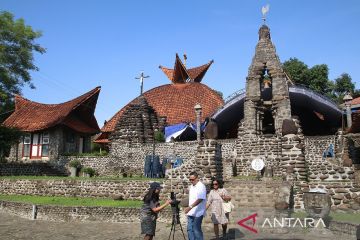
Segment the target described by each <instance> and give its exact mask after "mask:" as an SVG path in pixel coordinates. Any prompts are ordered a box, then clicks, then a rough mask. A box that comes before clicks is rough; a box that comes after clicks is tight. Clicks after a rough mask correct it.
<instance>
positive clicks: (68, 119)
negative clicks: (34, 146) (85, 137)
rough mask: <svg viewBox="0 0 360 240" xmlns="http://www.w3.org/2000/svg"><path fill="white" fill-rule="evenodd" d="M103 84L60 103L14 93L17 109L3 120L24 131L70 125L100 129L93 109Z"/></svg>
mask: <svg viewBox="0 0 360 240" xmlns="http://www.w3.org/2000/svg"><path fill="white" fill-rule="evenodd" d="M99 92H100V87H96V88H94V89H93V90H91V91H89V92H87V93H85V94H83V95H81V96H79V97H77V98H75V99H73V100H70V101H68V102H64V103H60V104H42V103H37V102H33V101H30V100H28V99H26V98H23V97H21V96H19V95H17V96H15V111H14V112H13V113H12V114H11V115H10V116H9V117H8V118H7V119H6V120H5V121H4V123H3V125H5V126H7V127H14V128H18V129H20V130H22V131H24V132H34V131H40V130H44V129H48V128H51V127H54V126H56V125H59V124H64V125H67V126H68V127H71V128H73V129H74V130H76V131H79V132H85V133H96V132H98V131H99V126H98V125H97V122H96V119H95V117H94V111H95V107H96V102H97V98H98V96H99Z"/></svg>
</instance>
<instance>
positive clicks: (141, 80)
mask: <svg viewBox="0 0 360 240" xmlns="http://www.w3.org/2000/svg"><path fill="white" fill-rule="evenodd" d="M149 77H150V76H144V71H141V73H140V76H139V77H136V78H135V79H140V95H142V94H143V88H144V78H149Z"/></svg>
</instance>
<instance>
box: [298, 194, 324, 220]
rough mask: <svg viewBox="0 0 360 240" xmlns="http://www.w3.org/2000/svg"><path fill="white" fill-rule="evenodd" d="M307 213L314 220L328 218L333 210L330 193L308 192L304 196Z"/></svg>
mask: <svg viewBox="0 0 360 240" xmlns="http://www.w3.org/2000/svg"><path fill="white" fill-rule="evenodd" d="M303 198H304V207H305V211H306V212H307V213H308V215H309V217H312V218H315V219H316V218H326V217H328V216H329V213H330V209H331V197H330V195H329V194H328V193H322V192H306V193H304V195H303Z"/></svg>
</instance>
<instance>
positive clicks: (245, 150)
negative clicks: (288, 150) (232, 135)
mask: <svg viewBox="0 0 360 240" xmlns="http://www.w3.org/2000/svg"><path fill="white" fill-rule="evenodd" d="M241 128H242V127H239V133H240V132H241V130H242V129H241ZM280 141H281V140H280V139H279V138H277V137H276V136H274V135H269V136H267V135H254V134H240V135H239V138H238V141H237V146H236V149H237V156H236V171H237V174H238V175H245V176H248V175H256V172H255V171H254V170H253V169H252V168H251V161H252V160H253V159H254V158H258V157H262V158H264V159H265V166H271V167H272V168H273V170H274V175H278V176H279V175H281V169H280V168H279V164H280V157H281V142H280Z"/></svg>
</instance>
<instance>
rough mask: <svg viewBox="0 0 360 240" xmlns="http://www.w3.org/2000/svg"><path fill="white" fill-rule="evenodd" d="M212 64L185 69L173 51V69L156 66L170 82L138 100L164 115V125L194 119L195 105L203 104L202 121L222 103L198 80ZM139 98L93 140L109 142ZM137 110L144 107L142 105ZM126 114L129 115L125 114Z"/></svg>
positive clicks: (219, 97)
mask: <svg viewBox="0 0 360 240" xmlns="http://www.w3.org/2000/svg"><path fill="white" fill-rule="evenodd" d="M212 63H213V61H210V62H209V63H207V64H204V65H202V66H199V67H195V68H189V69H188V68H187V67H186V66H185V64H184V63H183V62H182V61H181V59H180V58H179V56H178V55H177V54H176V57H175V64H174V68H173V69H170V68H166V67H163V66H159V68H160V69H161V70H162V71H163V72H164V73H165V75H166V76H167V77H168V78H169V80H170V81H171V84H166V85H162V86H159V87H156V88H153V89H151V90H149V91H147V92H145V93H143V95H142V96H143V97H144V98H145V101H144V100H142V101H140V102H143V103H145V102H146V104H148V105H149V106H150V107H151V108H152V109H154V111H155V114H156V116H157V117H158V118H160V117H165V118H166V124H167V125H174V124H179V123H184V122H195V121H196V119H195V112H194V106H195V105H196V104H197V103H199V104H200V105H201V107H202V118H201V121H204V119H205V118H206V117H208V116H210V115H211V114H213V113H214V112H215V111H216V110H217V109H218V108H219V107H221V106H222V105H223V104H224V101H223V99H222V97H221V96H220V95H219V94H218V93H217V92H216V91H215V90H213V89H211V88H209V87H208V86H206V85H205V84H202V83H201V81H202V79H203V77H204V76H205V73H206V72H207V70H208V69H209V67H210V66H211V64H212ZM138 98H139V97H138ZM138 98H136V99H134V100H132V101H131V102H130V103H128V104H127V105H126V106H125V107H123V108H122V109H121V110H120V111H118V112H117V113H116V114H115V115H114V116H113V117H112V118H111V119H110V120H109V121H107V122H106V123H105V125H104V126H103V128H102V129H101V135H100V136H99V137H98V138H97V139H96V140H95V142H97V143H109V142H110V140H109V136H110V134H111V133H113V132H114V130H115V128H116V125H117V123H118V122H119V121H122V122H123V120H121V118H122V117H123V116H124V114H125V112H126V111H128V110H129V108H130V107H131V106H134V105H136V103H138V102H139V99H138ZM139 109H144V107H142V108H139ZM126 115H127V116H128V114H126ZM143 139H146V137H145V138H144V137H143Z"/></svg>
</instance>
